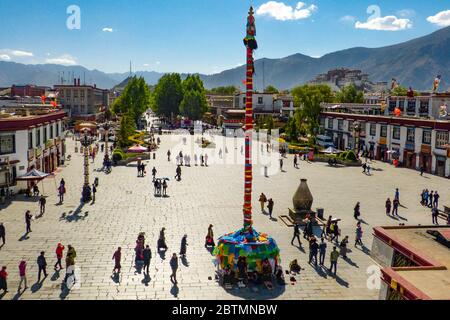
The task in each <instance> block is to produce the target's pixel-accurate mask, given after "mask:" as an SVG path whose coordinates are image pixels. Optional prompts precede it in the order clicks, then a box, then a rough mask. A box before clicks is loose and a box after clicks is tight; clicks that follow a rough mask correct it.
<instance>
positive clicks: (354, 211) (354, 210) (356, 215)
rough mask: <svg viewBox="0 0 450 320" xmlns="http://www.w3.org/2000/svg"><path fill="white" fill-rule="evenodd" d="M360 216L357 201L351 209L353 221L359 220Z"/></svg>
mask: <svg viewBox="0 0 450 320" xmlns="http://www.w3.org/2000/svg"><path fill="white" fill-rule="evenodd" d="M360 215H361V211H360V204H359V201H358V202H357V203H356V206H355V208H354V209H353V217H354V218H355V220H359V216H360Z"/></svg>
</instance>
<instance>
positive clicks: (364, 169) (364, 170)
mask: <svg viewBox="0 0 450 320" xmlns="http://www.w3.org/2000/svg"><path fill="white" fill-rule="evenodd" d="M362 168H363V172H362V173H366V169H367V163H363V165H362Z"/></svg>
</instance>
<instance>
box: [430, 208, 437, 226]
mask: <svg viewBox="0 0 450 320" xmlns="http://www.w3.org/2000/svg"><path fill="white" fill-rule="evenodd" d="M438 216H439V210H438V209H437V208H433V209H431V219H432V223H433V224H436V225H439V222H438Z"/></svg>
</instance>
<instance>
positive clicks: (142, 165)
mask: <svg viewBox="0 0 450 320" xmlns="http://www.w3.org/2000/svg"><path fill="white" fill-rule="evenodd" d="M137 171H138V173H137V176H138V177H145V175H146V174H147V172H146V171H145V163H144V162H141V161H140V162H138V164H137Z"/></svg>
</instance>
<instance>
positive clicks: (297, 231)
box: [291, 223, 302, 247]
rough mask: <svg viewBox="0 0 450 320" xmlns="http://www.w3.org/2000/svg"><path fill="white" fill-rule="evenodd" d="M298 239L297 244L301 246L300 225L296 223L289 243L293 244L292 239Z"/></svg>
mask: <svg viewBox="0 0 450 320" xmlns="http://www.w3.org/2000/svg"><path fill="white" fill-rule="evenodd" d="M295 239H297V240H298V245H299V246H300V247H301V246H302V242H301V241H300V226H299V224H298V223H295V224H294V235H293V236H292V240H291V245H294V240H295Z"/></svg>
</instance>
